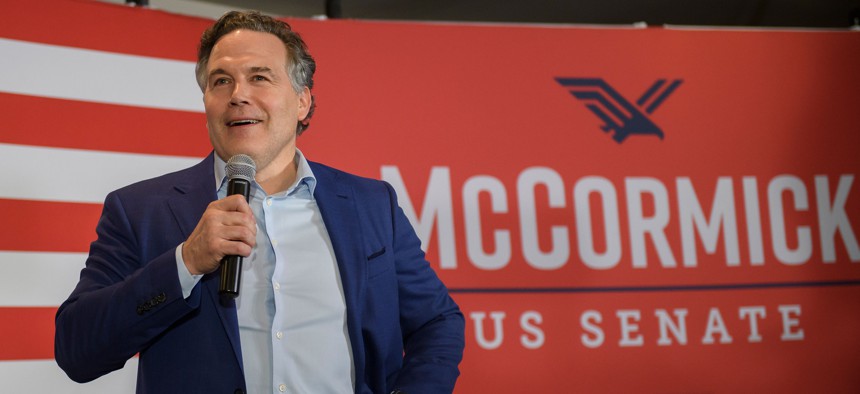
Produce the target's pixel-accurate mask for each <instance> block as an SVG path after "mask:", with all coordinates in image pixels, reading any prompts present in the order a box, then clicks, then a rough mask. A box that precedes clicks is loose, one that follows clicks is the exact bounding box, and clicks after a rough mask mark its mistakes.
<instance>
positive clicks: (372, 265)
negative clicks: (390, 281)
mask: <svg viewBox="0 0 860 394" xmlns="http://www.w3.org/2000/svg"><path fill="white" fill-rule="evenodd" d="M390 257H391V256H389V255H388V254H387V253H385V247H384V246H383V247H382V249H379V250H377V251H375V252H373V253H371V254H370V255H368V256H367V279H373V278H375V277H377V276H379V275H382V274H384V273H386V272H388V271H390V270H391V269H392V268H393V267H394V263H393V262H392V261H391V258H390Z"/></svg>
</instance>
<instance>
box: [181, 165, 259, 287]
mask: <svg viewBox="0 0 860 394" xmlns="http://www.w3.org/2000/svg"><path fill="white" fill-rule="evenodd" d="M255 175H256V166H255V164H254V160H253V159H251V157H249V156H247V155H235V156H233V157H231V158H230V160H228V161H227V182H228V183H227V197H226V198H223V199H221V200H217V201H213V202H212V203H210V204H209V206H208V207H207V208H206V211H205V212H204V213H203V216H202V217H201V218H200V221H199V222H198V223H197V227H196V228H195V229H194V231H193V232H192V233H191V235H190V236H189V237H188V240H186V241H185V244H184V245H183V247H182V258H183V260H184V261H185V265H186V267H188V271H189V272H190V273H191V274H194V275H198V274H208V273H210V272H213V271H215V270H217V269H218V267H219V266H220V267H221V282H220V286H219V293H221V294H224V295H227V296H230V297H236V296H238V295H239V283H240V282H241V272H242V256H248V255H250V254H251V249H252V248H253V247H254V245H255V242H256V222H255V220H254V215H253V213H252V212H251V208H250V206H249V205H248V199H249V197H250V192H251V182H252V181H253V180H254V176H255ZM237 195H238V196H242V197H244V201H242V200H243V198H242V197H238V196H237Z"/></svg>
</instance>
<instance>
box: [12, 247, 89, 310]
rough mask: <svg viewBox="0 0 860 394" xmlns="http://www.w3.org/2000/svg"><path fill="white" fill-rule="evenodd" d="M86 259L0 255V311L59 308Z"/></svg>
mask: <svg viewBox="0 0 860 394" xmlns="http://www.w3.org/2000/svg"><path fill="white" fill-rule="evenodd" d="M86 259H87V254H86V253H51V252H7V251H0V307H46V306H50V307H56V306H58V305H60V304H62V303H63V301H65V300H66V298H68V297H69V294H71V293H72V290H73V289H74V288H75V285H76V284H77V283H78V277H79V274H80V272H81V268H84V262H85V261H86Z"/></svg>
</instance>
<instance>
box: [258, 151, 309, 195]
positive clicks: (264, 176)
mask: <svg viewBox="0 0 860 394" xmlns="http://www.w3.org/2000/svg"><path fill="white" fill-rule="evenodd" d="M290 153H291V154H285V155H282V156H283V157H281V158H279V159H276V160H274V161H272V162H271V163H269V165H267V166H266V167H265V168H262V169H259V170H258V171H257V175H256V177H255V179H256V181H257V183H258V184H259V185H260V187H261V188H263V191H265V192H266V194H274V193H278V192H282V191H284V190H287V188H288V187H290V185H292V184H293V182H295V181H296V172H297V171H298V166H296V161H295V155H296V153H295V150H292V151H291V152H290Z"/></svg>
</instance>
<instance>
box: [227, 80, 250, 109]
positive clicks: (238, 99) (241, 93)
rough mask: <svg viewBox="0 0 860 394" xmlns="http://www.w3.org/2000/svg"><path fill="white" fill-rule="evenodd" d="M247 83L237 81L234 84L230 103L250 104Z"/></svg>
mask: <svg viewBox="0 0 860 394" xmlns="http://www.w3.org/2000/svg"><path fill="white" fill-rule="evenodd" d="M245 85H246V84H244V83H241V82H236V83H235V84H234V85H233V92H232V94H231V95H230V105H244V104H248V91H247V88H246V87H245Z"/></svg>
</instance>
